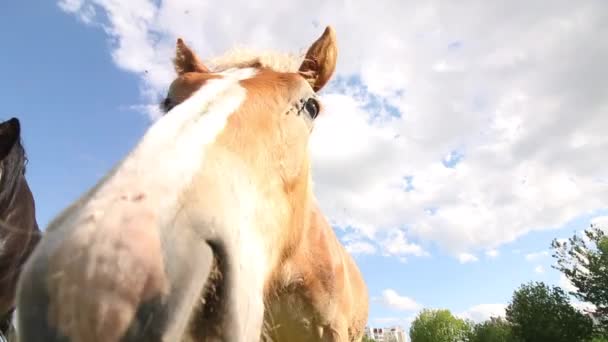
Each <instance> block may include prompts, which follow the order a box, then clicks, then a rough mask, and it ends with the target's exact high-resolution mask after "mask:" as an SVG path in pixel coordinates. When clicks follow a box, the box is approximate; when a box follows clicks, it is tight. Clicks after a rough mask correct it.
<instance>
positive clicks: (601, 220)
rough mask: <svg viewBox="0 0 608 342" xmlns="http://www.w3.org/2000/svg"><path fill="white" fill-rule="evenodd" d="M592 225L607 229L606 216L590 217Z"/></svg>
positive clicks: (607, 219)
mask: <svg viewBox="0 0 608 342" xmlns="http://www.w3.org/2000/svg"><path fill="white" fill-rule="evenodd" d="M591 223H592V224H593V225H596V226H598V227H599V228H602V230H605V231H608V216H597V217H594V218H593V219H591Z"/></svg>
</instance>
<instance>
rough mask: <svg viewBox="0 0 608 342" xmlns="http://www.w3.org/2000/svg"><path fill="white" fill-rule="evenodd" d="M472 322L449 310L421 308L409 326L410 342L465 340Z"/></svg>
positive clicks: (461, 341)
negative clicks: (456, 315) (454, 314)
mask: <svg viewBox="0 0 608 342" xmlns="http://www.w3.org/2000/svg"><path fill="white" fill-rule="evenodd" d="M471 331H472V324H471V323H470V322H468V321H465V320H462V319H460V318H457V317H454V316H453V315H452V313H451V312H450V311H449V310H432V309H423V310H422V311H421V312H420V313H419V314H418V316H417V317H416V319H414V321H413V322H412V325H411V327H410V339H411V340H412V342H466V341H468V340H469V337H470V336H471Z"/></svg>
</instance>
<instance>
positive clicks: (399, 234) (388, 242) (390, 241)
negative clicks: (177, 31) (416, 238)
mask: <svg viewBox="0 0 608 342" xmlns="http://www.w3.org/2000/svg"><path fill="white" fill-rule="evenodd" d="M382 247H383V248H382V250H383V254H384V255H395V256H402V255H414V256H428V255H429V253H428V252H427V251H425V250H424V249H423V248H422V247H421V246H420V245H417V244H415V243H410V242H409V241H407V239H406V237H405V233H404V232H403V231H401V230H394V231H391V232H390V233H389V235H388V237H387V238H386V239H384V240H383V241H382Z"/></svg>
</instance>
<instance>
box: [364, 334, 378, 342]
mask: <svg viewBox="0 0 608 342" xmlns="http://www.w3.org/2000/svg"><path fill="white" fill-rule="evenodd" d="M375 341H376V340H374V339H373V338H371V337H369V336H367V335H365V336H363V339H362V340H361V342H375Z"/></svg>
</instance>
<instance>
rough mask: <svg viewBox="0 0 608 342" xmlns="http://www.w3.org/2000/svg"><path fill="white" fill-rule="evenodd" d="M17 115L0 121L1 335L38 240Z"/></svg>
mask: <svg viewBox="0 0 608 342" xmlns="http://www.w3.org/2000/svg"><path fill="white" fill-rule="evenodd" d="M26 163H27V156H26V154H25V149H24V147H23V144H22V142H21V124H20V122H19V119H17V118H11V119H9V120H6V121H3V122H2V123H0V336H6V335H7V334H8V332H9V330H11V329H10V328H11V320H12V317H13V315H12V313H13V310H14V308H15V299H16V290H17V279H18V278H19V274H20V273H21V268H22V267H23V265H24V263H25V261H26V260H27V258H28V257H29V255H30V254H31V252H32V250H33V249H34V247H35V246H36V244H37V243H38V241H39V240H40V230H39V228H38V222H37V221H36V207H35V203H34V197H33V195H32V192H31V190H30V188H29V185H28V183H27V180H26V178H25V170H26Z"/></svg>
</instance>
